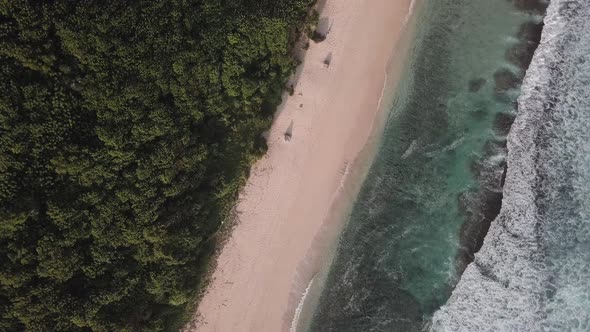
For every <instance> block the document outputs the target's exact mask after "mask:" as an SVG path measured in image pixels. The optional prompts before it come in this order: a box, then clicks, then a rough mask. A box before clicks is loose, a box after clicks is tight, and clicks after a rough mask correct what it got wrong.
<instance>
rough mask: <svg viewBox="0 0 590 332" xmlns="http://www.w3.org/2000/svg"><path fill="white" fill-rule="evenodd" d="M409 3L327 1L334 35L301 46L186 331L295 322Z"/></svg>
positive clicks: (232, 330)
mask: <svg viewBox="0 0 590 332" xmlns="http://www.w3.org/2000/svg"><path fill="white" fill-rule="evenodd" d="M410 2H411V1H410V0H372V1H366V0H327V1H326V3H325V4H323V5H322V6H321V8H320V21H321V25H324V27H325V29H326V31H329V32H328V33H327V38H326V40H325V41H323V42H321V43H317V44H316V43H314V42H311V45H310V48H309V49H308V50H307V52H306V53H305V55H304V59H303V64H302V65H301V66H300V67H299V70H298V75H297V80H296V81H294V90H295V91H294V94H293V95H292V96H286V98H285V99H284V101H283V104H282V105H281V106H280V107H279V110H278V112H277V115H276V118H275V121H274V124H273V126H272V128H271V130H270V132H269V136H268V145H269V149H268V153H267V154H266V155H265V156H264V157H263V158H262V159H261V160H259V161H258V162H257V163H256V164H255V165H254V167H253V169H252V172H251V176H250V179H249V180H248V183H247V185H246V187H245V188H244V190H243V192H242V194H241V195H240V199H239V202H238V205H237V207H236V211H237V218H238V220H237V221H236V226H235V227H234V229H233V231H232V234H231V235H230V237H229V239H228V240H227V242H226V244H225V246H224V247H223V249H222V250H221V253H220V254H219V257H218V260H217V267H216V269H215V271H214V272H213V276H212V282H211V284H210V286H209V288H208V289H207V292H206V294H205V296H204V297H203V299H202V301H201V303H200V304H199V307H198V310H197V313H196V314H195V318H194V319H193V321H191V322H190V323H189V324H187V326H186V327H185V331H217V332H242V331H263V332H264V331H270V332H276V331H289V329H290V328H291V324H292V321H293V317H294V315H295V311H296V307H297V304H298V302H299V300H300V299H301V297H302V296H303V294H304V292H305V289H306V287H307V286H308V284H309V282H310V280H311V278H312V277H313V274H314V272H313V271H314V267H313V264H315V263H314V262H315V261H314V262H312V259H311V258H310V256H314V253H313V252H312V251H313V250H312V248H313V247H314V244H313V242H314V239H317V238H318V236H319V234H320V232H322V229H323V228H325V225H324V223H325V222H326V219H327V217H328V216H329V215H330V210H331V208H332V207H333V205H334V203H335V201H337V200H338V199H339V196H340V195H341V194H340V193H341V191H342V190H341V189H342V187H343V185H344V183H345V180H346V179H347V174H349V169H350V167H351V165H354V163H355V160H356V159H357V156H358V155H359V153H360V152H361V151H362V150H363V147H364V146H365V144H366V143H367V140H368V139H369V137H370V135H371V133H372V130H373V123H374V120H375V118H376V116H377V114H378V110H379V105H380V100H381V99H382V95H383V87H384V84H385V82H386V77H387V76H386V73H387V69H388V66H389V63H390V61H393V62H395V61H396V60H397V59H396V57H397V54H396V53H395V52H394V46H395V44H396V41H398V40H399V39H400V37H401V36H402V32H403V30H404V25H405V22H406V18H407V15H408V13H409V12H410V7H411V6H410ZM327 59H329V61H328V62H329V65H327V64H326V62H327V61H326V60H327ZM399 61H401V60H399ZM389 84H391V82H388V85H389ZM290 127H291V128H292V133H291V134H292V135H291V139H290V140H289V141H286V140H285V132H286V131H288V130H289V129H288V128H290ZM310 262H311V263H310ZM302 266H303V267H305V268H302ZM302 269H303V270H305V271H302Z"/></svg>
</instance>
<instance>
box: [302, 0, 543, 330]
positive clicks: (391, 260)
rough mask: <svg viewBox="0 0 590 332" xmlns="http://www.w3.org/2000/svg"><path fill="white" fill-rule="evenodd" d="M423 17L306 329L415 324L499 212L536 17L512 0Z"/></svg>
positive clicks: (429, 9) (476, 2)
mask: <svg viewBox="0 0 590 332" xmlns="http://www.w3.org/2000/svg"><path fill="white" fill-rule="evenodd" d="M418 15H419V17H418V23H417V24H418V31H417V34H416V40H415V44H414V47H413V48H412V54H411V56H410V59H411V60H410V63H409V65H408V68H407V71H406V74H405V75H404V77H403V78H402V80H401V82H402V83H401V87H398V88H397V91H396V92H390V93H394V94H395V101H394V102H393V105H392V106H391V111H390V116H389V118H388V120H387V121H388V122H387V124H386V127H385V131H384V133H383V137H382V139H381V142H380V147H379V151H378V153H377V156H376V158H375V160H374V162H373V165H372V166H371V169H370V171H369V174H368V176H367V178H366V180H365V183H364V184H363V188H362V189H361V192H360V194H359V196H358V198H357V201H356V203H355V205H354V208H353V211H352V214H351V216H350V221H349V223H348V225H347V226H346V229H345V230H344V232H343V234H342V236H341V239H340V244H339V249H338V252H337V254H336V257H335V259H334V261H333V263H332V266H331V268H330V272H329V275H328V279H327V281H326V285H325V288H324V290H323V293H322V295H321V297H320V300H319V304H318V306H317V308H316V310H315V315H314V318H313V320H312V324H311V328H310V330H311V331H415V330H420V329H421V328H422V327H423V326H424V324H425V322H427V321H428V320H429V319H430V317H431V315H432V313H433V312H434V311H435V310H437V309H438V308H439V307H440V306H441V305H443V304H444V303H445V301H446V300H447V299H448V297H449V296H450V292H451V291H452V289H453V287H454V286H455V285H456V283H457V282H458V277H459V275H460V273H461V272H462V271H463V269H464V268H465V266H466V264H468V263H469V262H470V261H471V260H472V258H473V252H474V251H476V250H477V249H479V246H481V243H480V241H481V239H480V237H481V236H482V234H485V231H486V230H487V227H489V222H490V221H491V220H492V219H493V218H494V217H495V215H496V214H497V212H498V211H499V202H500V199H501V186H500V182H501V180H502V173H503V171H504V166H505V163H504V155H505V140H506V137H505V135H506V129H507V128H506V127H507V125H509V123H510V118H511V115H510V114H513V113H514V103H515V100H516V98H517V96H518V94H519V81H520V78H522V76H523V75H524V70H523V65H524V66H526V64H524V63H526V62H527V60H526V58H527V56H526V54H525V53H527V52H525V51H524V49H526V48H527V47H524V48H523V47H521V48H516V46H517V45H523V39H527V38H529V37H530V36H529V35H530V33H527V32H531V31H533V32H534V30H535V29H534V27H536V25H535V24H533V23H534V22H538V21H539V20H540V19H541V16H540V15H539V13H537V12H534V11H528V12H525V11H522V10H518V9H517V8H516V7H515V5H513V3H512V2H511V1H507V0H426V1H425V2H424V5H423V8H422V9H421V12H420V13H419V14H418ZM527 22H529V25H524V26H523V24H525V23H527ZM524 27H528V28H529V29H528V30H524ZM529 30H530V31H529ZM531 33H532V32H531ZM527 45H528V44H527ZM533 49H534V48H533Z"/></svg>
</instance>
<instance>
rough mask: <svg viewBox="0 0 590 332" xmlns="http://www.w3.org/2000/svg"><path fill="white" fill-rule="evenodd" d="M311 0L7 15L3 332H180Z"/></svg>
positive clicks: (60, 4)
mask: <svg viewBox="0 0 590 332" xmlns="http://www.w3.org/2000/svg"><path fill="white" fill-rule="evenodd" d="M312 2H313V0H150V1H148V0H134V1H131V0H121V1H92V0H82V1H80V0H43V1H35V0H0V90H1V91H2V93H0V266H1V268H0V331H164V330H177V329H178V328H179V327H181V325H182V323H183V321H184V320H185V319H186V318H187V315H188V313H190V312H191V311H193V310H194V305H195V303H194V301H195V298H196V296H197V294H198V293H199V290H200V288H201V287H202V285H203V280H204V278H203V277H204V274H205V272H206V270H207V266H208V263H209V258H210V257H211V254H212V249H213V248H214V247H215V234H216V233H217V232H218V230H219V229H220V225H221V223H222V221H224V220H226V219H227V218H228V216H229V213H230V210H231V207H232V205H233V203H234V202H235V200H236V197H237V193H238V191H239V189H240V188H241V186H242V185H243V184H244V183H245V179H246V177H247V174H248V170H249V167H250V165H251V164H252V162H253V161H254V160H256V158H258V157H259V156H260V155H261V154H263V153H264V151H265V142H264V139H263V138H262V136H261V133H262V132H263V131H264V130H266V129H268V128H269V126H270V123H271V120H272V113H273V112H274V109H275V108H276V106H277V105H278V104H279V103H280V98H281V95H282V93H283V92H284V88H285V83H286V81H287V79H288V77H289V76H290V75H291V74H292V73H293V71H294V69H295V67H296V65H297V61H296V59H294V57H293V56H292V52H291V51H292V48H293V47H294V44H295V41H296V40H297V38H298V36H299V35H300V34H301V33H302V30H303V29H304V26H305V25H306V20H308V13H309V12H310V6H311V5H312Z"/></svg>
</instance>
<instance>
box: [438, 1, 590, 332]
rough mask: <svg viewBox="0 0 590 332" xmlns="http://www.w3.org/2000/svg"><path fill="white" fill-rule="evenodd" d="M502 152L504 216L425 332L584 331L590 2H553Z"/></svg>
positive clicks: (589, 301) (589, 294)
mask: <svg viewBox="0 0 590 332" xmlns="http://www.w3.org/2000/svg"><path fill="white" fill-rule="evenodd" d="M508 149H509V153H508V158H507V162H508V172H507V176H506V182H505V187H504V198H503V202H502V210H501V212H500V214H499V216H498V217H497V218H496V220H495V221H494V222H493V224H492V226H491V227H490V230H489V232H488V234H487V237H486V239H485V242H484V245H483V247H482V248H481V250H480V252H479V253H477V254H476V256H475V260H474V262H473V263H471V264H470V265H469V266H468V267H467V269H466V270H465V272H464V274H463V276H462V278H461V280H460V282H459V284H458V285H457V287H456V288H455V290H454V291H453V294H452V296H451V298H450V299H449V300H448V302H447V304H446V305H444V306H443V307H442V308H441V309H440V310H438V311H437V312H436V313H435V315H434V317H433V319H432V324H431V329H432V330H433V331H587V330H589V329H590V187H589V184H590V2H588V1H586V0H553V1H552V2H551V4H550V6H549V8H548V10H547V16H546V17H545V26H544V29H543V36H542V40H541V44H540V46H539V47H538V49H537V51H536V52H535V56H534V58H533V62H532V63H531V66H530V67H529V69H528V71H527V74H526V78H525V81H524V83H523V87H522V95H521V97H520V98H519V102H518V115H517V118H516V120H515V122H514V124H513V127H512V129H511V131H510V134H509V136H508Z"/></svg>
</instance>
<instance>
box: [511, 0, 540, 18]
mask: <svg viewBox="0 0 590 332" xmlns="http://www.w3.org/2000/svg"><path fill="white" fill-rule="evenodd" d="M509 1H511V2H512V3H513V4H514V6H515V7H516V9H518V10H520V11H523V12H526V13H530V14H534V15H544V14H545V11H546V10H547V6H549V2H548V1H545V0H509Z"/></svg>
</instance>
